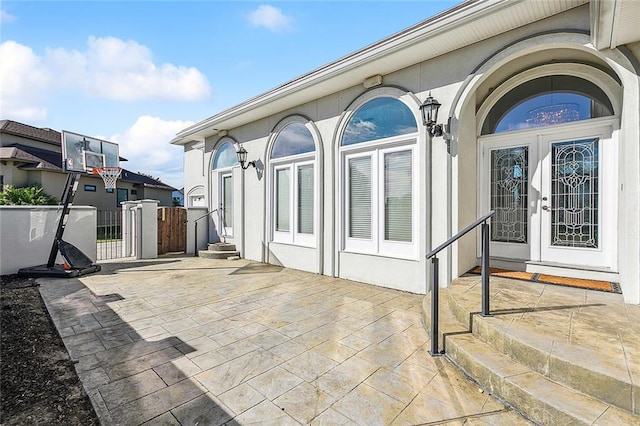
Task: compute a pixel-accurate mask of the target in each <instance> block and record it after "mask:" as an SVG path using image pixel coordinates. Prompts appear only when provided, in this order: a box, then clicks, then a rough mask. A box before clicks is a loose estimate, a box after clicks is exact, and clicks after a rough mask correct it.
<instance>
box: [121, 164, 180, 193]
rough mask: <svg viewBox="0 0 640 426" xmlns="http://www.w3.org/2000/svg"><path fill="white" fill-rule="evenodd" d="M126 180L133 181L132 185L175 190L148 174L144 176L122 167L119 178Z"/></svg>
mask: <svg viewBox="0 0 640 426" xmlns="http://www.w3.org/2000/svg"><path fill="white" fill-rule="evenodd" d="M119 179H122V180H124V181H126V182H131V183H133V186H142V187H145V188H158V189H166V190H170V191H175V190H176V189H175V188H174V187H173V186H170V185H167V184H166V183H164V182H162V181H160V180H158V179H155V178H152V177H150V176H145V175H142V174H139V173H134V172H132V171H129V170H127V169H122V173H121V174H120V178H119Z"/></svg>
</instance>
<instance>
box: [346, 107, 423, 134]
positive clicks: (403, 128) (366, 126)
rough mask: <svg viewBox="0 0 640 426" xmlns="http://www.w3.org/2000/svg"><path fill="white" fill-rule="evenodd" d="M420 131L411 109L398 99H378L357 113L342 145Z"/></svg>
mask: <svg viewBox="0 0 640 426" xmlns="http://www.w3.org/2000/svg"><path fill="white" fill-rule="evenodd" d="M417 131H418V127H417V125H416V120H415V118H414V117H413V114H412V113H411V111H410V110H409V108H408V107H407V106H406V105H405V104H404V103H403V102H402V101H400V100H398V99H396V98H388V97H383V98H376V99H373V100H371V101H369V102H367V103H366V104H364V105H363V106H361V107H360V108H358V110H357V111H356V113H355V114H354V115H353V117H351V119H350V120H349V124H347V127H346V129H345V131H344V137H343V138H342V145H343V146H345V145H352V144H356V143H360V142H367V141H371V140H375V139H383V138H388V137H391V136H397V135H405V134H408V133H414V132H417Z"/></svg>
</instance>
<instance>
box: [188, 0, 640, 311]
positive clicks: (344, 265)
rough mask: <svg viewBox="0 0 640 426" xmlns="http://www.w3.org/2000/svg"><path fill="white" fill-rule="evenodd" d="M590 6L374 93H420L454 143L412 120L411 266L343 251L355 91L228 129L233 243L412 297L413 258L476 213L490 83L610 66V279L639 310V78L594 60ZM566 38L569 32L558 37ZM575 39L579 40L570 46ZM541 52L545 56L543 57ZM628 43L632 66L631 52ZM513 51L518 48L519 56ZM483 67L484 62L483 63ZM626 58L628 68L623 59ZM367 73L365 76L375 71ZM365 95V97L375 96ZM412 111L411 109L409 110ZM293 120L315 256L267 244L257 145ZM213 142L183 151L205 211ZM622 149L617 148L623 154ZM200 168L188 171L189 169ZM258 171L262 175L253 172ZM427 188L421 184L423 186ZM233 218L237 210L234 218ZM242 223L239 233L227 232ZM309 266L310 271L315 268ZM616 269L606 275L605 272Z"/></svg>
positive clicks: (463, 264) (473, 256) (464, 253)
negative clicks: (614, 110)
mask: <svg viewBox="0 0 640 426" xmlns="http://www.w3.org/2000/svg"><path fill="white" fill-rule="evenodd" d="M589 26H590V20H589V7H588V5H585V6H581V7H578V8H575V9H572V10H570V11H567V12H565V13H561V14H558V15H556V16H553V17H550V18H548V19H545V20H542V21H539V22H535V23H532V24H528V25H524V26H522V27H520V28H517V29H515V30H512V31H509V32H507V33H503V34H501V35H499V36H496V37H492V38H490V39H487V40H485V41H482V42H480V43H475V44H473V45H470V46H467V47H465V48H462V49H458V50H456V51H453V52H450V53H448V54H446V55H442V56H440V57H437V58H434V59H431V60H429V61H427V62H422V63H418V64H415V65H412V66H409V67H406V68H404V69H401V70H399V71H396V72H393V73H389V74H386V75H384V76H383V86H385V87H394V88H400V89H401V90H403V91H405V92H406V93H409V94H411V96H415V97H416V98H417V99H418V100H419V102H421V101H423V100H424V99H425V98H426V97H427V96H428V95H429V94H431V95H432V96H433V97H434V98H436V99H438V101H439V102H441V103H442V107H441V109H440V118H439V120H438V121H439V122H440V123H445V122H446V120H447V118H448V117H452V118H453V127H454V129H453V130H454V135H455V140H454V141H452V144H451V151H450V152H448V151H447V146H446V144H445V143H444V141H443V139H442V138H434V139H433V140H430V139H428V138H426V137H425V136H424V127H423V126H422V123H420V122H418V126H419V132H420V136H419V140H418V145H419V147H418V150H417V152H418V155H419V158H418V164H419V165H420V172H419V177H418V178H419V183H420V190H419V192H420V193H419V198H418V200H419V203H420V207H421V208H420V214H419V220H418V221H417V223H418V226H419V230H420V231H419V235H420V237H419V253H418V254H417V258H416V259H412V260H401V259H393V258H384V257H380V256H370V255H362V254H356V253H347V252H344V251H342V248H341V244H342V234H341V226H342V225H341V221H342V217H341V204H342V201H341V200H340V198H339V197H340V195H339V189H340V180H341V178H340V176H339V172H340V167H339V155H338V147H337V144H338V143H339V137H340V134H339V128H340V125H341V123H343V119H344V114H345V110H347V109H348V108H349V105H350V104H351V103H352V102H354V100H356V99H358V97H359V96H362V95H363V94H365V93H367V89H365V88H364V87H363V86H361V85H358V86H354V87H351V88H348V89H345V90H341V91H339V92H337V93H331V94H329V93H328V94H326V95H325V96H322V97H320V98H318V99H316V100H314V101H312V102H308V103H305V104H302V105H299V106H297V107H295V108H292V109H289V110H286V111H281V112H279V113H277V114H274V115H272V116H269V117H267V118H264V119H260V120H258V121H256V122H253V123H250V124H247V125H244V126H241V127H238V128H234V129H228V132H229V133H228V135H229V137H233V139H234V140H236V141H238V142H240V143H242V145H243V146H244V147H245V148H246V150H247V151H248V152H249V156H248V157H249V158H248V159H249V160H250V161H253V160H257V161H258V164H259V168H258V169H257V170H256V169H253V168H250V169H249V170H246V171H241V170H239V169H238V170H237V171H234V179H235V178H236V177H238V176H239V175H238V173H241V175H240V176H241V179H242V180H241V183H240V185H239V188H238V185H236V186H235V191H234V196H236V197H240V200H238V202H236V203H235V206H236V209H238V208H240V206H244V207H245V208H244V214H243V215H242V216H241V217H240V218H239V220H240V222H238V221H236V222H235V225H234V239H235V240H236V241H235V242H236V244H239V245H240V246H241V247H242V253H243V256H244V257H246V258H248V259H254V260H260V261H268V262H273V263H278V264H281V265H284V266H287V267H292V268H298V269H304V270H309V271H317V272H319V273H322V274H326V275H332V276H340V277H343V278H349V279H353V280H358V281H363V282H369V283H373V284H378V285H384V286H387V287H392V288H397V289H402V290H406V291H411V292H417V293H424V291H425V290H426V289H428V284H427V272H426V271H427V269H428V264H427V262H426V261H425V260H424V255H425V253H426V252H428V251H429V250H430V249H432V248H433V247H436V246H438V245H439V244H440V243H442V242H444V241H445V240H447V239H448V238H450V237H451V236H452V235H454V234H455V233H456V232H458V231H459V230H460V229H462V228H464V227H465V226H467V225H468V224H469V223H471V222H473V221H474V220H475V219H476V218H477V217H479V216H480V215H482V214H484V213H486V212H481V211H479V204H480V202H479V200H478V175H479V172H478V163H479V158H478V154H477V153H478V148H477V135H478V125H479V123H478V121H477V118H476V113H477V108H478V107H479V106H480V105H481V104H482V102H483V101H484V100H485V99H486V97H487V96H488V95H489V94H490V93H491V91H492V90H493V89H494V88H495V86H496V85H499V84H500V83H502V82H503V81H504V80H505V79H506V78H508V77H510V76H512V75H514V74H517V73H519V72H522V71H523V70H526V69H528V68H530V67H532V66H537V65H540V64H545V63H550V62H552V61H562V60H565V61H568V62H571V61H575V62H576V63H583V62H587V63H592V64H594V65H595V66H596V67H598V68H607V67H608V68H609V71H610V73H617V74H618V76H619V78H620V80H621V81H622V82H623V87H624V90H625V96H624V106H623V114H622V116H621V117H620V118H621V123H622V124H621V125H622V133H621V135H622V139H621V143H620V145H621V150H620V159H621V183H623V187H624V189H623V190H621V193H620V199H621V202H620V205H619V211H620V219H619V225H620V235H619V240H618V245H619V248H618V252H619V253H620V258H619V271H620V279H621V281H624V284H623V290H624V293H625V298H626V299H627V300H628V301H629V302H631V303H639V302H640V284H639V283H640V270H639V268H640V267H639V266H638V265H640V242H639V238H638V234H639V233H640V231H639V229H638V223H640V211H639V206H640V195H639V194H640V189H639V187H640V176H639V175H638V169H639V168H638V167H637V165H638V164H639V163H640V149H639V147H640V136H639V132H640V128H639V126H638V122H639V119H638V113H639V111H640V107H639V104H640V92H639V91H638V86H639V84H638V75H637V73H638V70H637V69H636V70H633V69H629V67H628V64H627V63H624V64H623V62H625V61H624V60H623V59H622V58H620V54H619V53H615V52H613V53H607V52H597V51H595V50H594V49H593V48H592V46H590V45H589V41H588V35H585V34H584V32H588V31H589V29H590V28H589ZM542 34H545V37H547V38H546V39H545V40H550V41H551V42H552V43H550V44H549V45H544V44H540V43H539V42H538V41H536V40H539V39H536V38H535V36H536V35H542ZM567 34H573V35H574V36H575V37H574V36H568V35H567ZM582 39H584V40H586V41H585V42H584V43H583V44H580V43H581V42H579V41H576V40H582ZM547 46H552V47H553V48H552V49H549V50H545V49H546V48H547ZM629 47H630V51H631V52H635V55H636V59H635V61H636V62H637V60H638V57H640V44H638V43H636V44H634V45H632V46H629ZM518 49H520V50H518ZM492 61H493V62H492ZM627 62H628V61H627ZM375 73H376V70H375V69H371V70H370V74H371V75H374V74H375ZM378 89H379V88H373V89H370V90H378ZM416 108H417V105H416ZM291 115H302V116H305V117H308V119H309V120H310V121H312V122H313V124H314V126H315V127H316V129H317V131H318V133H319V134H318V137H319V141H318V145H319V148H318V149H319V150H320V151H319V152H318V159H317V161H316V165H317V167H319V168H321V170H320V172H321V176H322V178H321V179H322V181H321V188H320V190H319V196H320V199H319V200H318V202H319V206H321V207H320V209H319V220H320V221H321V223H320V224H319V227H318V235H317V245H316V247H315V248H314V249H307V248H299V247H295V246H287V245H282V244H274V243H272V242H270V239H271V235H270V224H269V223H268V222H269V220H268V218H269V217H270V212H269V209H270V208H271V206H270V204H269V202H268V200H269V197H270V188H269V185H270V184H269V182H268V179H269V175H268V173H269V170H268V163H269V161H268V158H267V156H268V143H270V142H271V139H270V137H271V133H272V132H273V130H274V128H275V127H276V126H277V124H278V123H279V122H280V120H282V119H283V118H285V117H288V116H291ZM217 140H219V137H211V138H208V139H207V142H206V144H205V153H204V154H202V155H200V154H199V153H195V152H192V151H193V150H192V149H191V148H189V147H186V153H185V191H187V190H188V188H189V187H194V186H196V185H205V186H206V187H207V188H209V189H208V190H207V191H206V193H207V197H210V199H211V200H210V201H209V204H208V205H209V207H210V208H215V207H216V206H215V205H214V204H215V201H214V200H213V199H214V198H215V196H213V194H214V193H215V191H217V187H218V185H217V182H216V181H215V177H211V173H210V161H211V160H210V159H211V155H212V152H213V150H214V147H215V143H216V141H217ZM623 146H624V147H623ZM200 163H202V164H204V165H205V167H204V170H205V171H204V172H203V173H201V174H198V172H197V171H198V170H200V169H199V168H198V167H199V164H200ZM260 166H261V167H262V168H261V169H260ZM429 182H430V184H429ZM236 213H237V211H236ZM238 226H241V227H242V229H243V230H244V231H245V232H244V234H242V235H241V234H238V231H239V230H236V228H237V227H238ZM476 235H477V234H476V233H473V232H472V233H471V234H469V235H468V236H467V237H465V238H463V239H461V240H460V241H459V242H458V243H457V244H455V245H454V246H453V247H452V248H451V249H450V250H446V251H444V252H442V253H441V254H440V255H439V256H438V257H439V259H440V283H439V284H440V285H441V286H446V285H448V283H449V282H450V280H451V279H453V278H455V277H457V276H459V275H461V274H463V273H464V272H466V271H467V270H469V269H470V268H471V267H473V266H474V265H475V264H476V262H477V256H479V253H478V250H477V247H478V242H477V236H476ZM314 268H315V269H314ZM616 272H617V271H616Z"/></svg>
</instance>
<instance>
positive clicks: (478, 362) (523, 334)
mask: <svg viewBox="0 0 640 426" xmlns="http://www.w3.org/2000/svg"><path fill="white" fill-rule="evenodd" d="M454 285H455V284H454ZM452 288H453V286H452ZM466 290H468V288H467V289H466ZM440 292H441V294H440V303H439V305H440V306H439V325H440V330H439V348H440V349H442V348H444V349H445V355H446V357H447V358H449V359H450V360H451V361H452V362H453V363H454V364H455V365H457V366H458V367H459V368H460V369H461V370H462V371H464V372H465V373H466V374H467V375H469V376H470V377H472V378H473V379H474V380H476V381H477V382H478V383H479V384H480V386H482V387H483V388H484V389H485V390H487V391H488V392H490V393H491V394H493V395H494V396H496V397H497V398H498V399H500V400H502V401H503V402H505V403H506V404H507V405H510V406H512V407H513V408H514V409H515V410H516V411H519V412H520V413H522V414H523V415H524V416H525V417H527V418H529V419H530V420H532V421H534V422H536V423H539V424H544V425H564V424H603V425H607V424H625V425H626V424H629V425H630V424H640V416H637V415H634V414H633V413H632V412H633V410H632V408H633V407H632V405H633V404H632V394H633V393H634V390H635V391H636V392H637V389H632V386H631V384H630V383H628V381H629V379H627V382H625V381H624V380H614V379H613V378H612V377H611V375H608V374H605V373H604V372H603V371H597V368H592V369H586V368H585V366H584V365H580V364H581V363H580V362H576V360H575V359H573V358H577V357H579V356H577V355H575V353H574V352H566V351H565V352H564V353H563V352H562V351H558V353H559V354H560V353H563V355H565V356H561V355H559V354H555V355H553V356H551V355H550V354H549V353H548V348H547V350H546V351H545V349H544V348H545V347H546V346H544V345H543V344H542V345H541V343H542V342H544V341H545V339H543V338H541V336H537V335H536V333H535V332H533V331H532V330H525V329H524V327H520V326H517V327H516V328H515V329H513V330H512V329H511V327H513V326H514V324H512V322H509V323H505V322H503V321H500V319H499V318H498V317H499V315H496V316H494V317H488V318H483V317H480V316H479V315H478V313H477V311H476V312H474V311H472V310H468V309H466V310H465V309H463V308H462V306H463V305H464V303H461V302H459V301H457V300H456V297H455V296H456V295H455V294H453V295H452V292H451V291H449V290H447V289H441V290H440ZM479 300H480V299H479V298H478V299H477V301H478V304H479ZM461 305H462V306H461ZM430 306H431V294H430V293H429V294H428V295H427V296H426V297H425V299H424V301H423V306H422V314H423V318H424V321H425V324H426V325H427V329H429V327H430V323H431V321H430V320H431V318H430ZM452 308H453V309H452ZM581 355H584V354H581ZM600 356H601V355H600ZM554 358H556V359H555V360H554ZM580 358H581V357H580ZM596 359H597V358H595V357H594V358H593V364H596V363H597V361H596ZM615 386H620V388H621V389H622V390H618V389H615ZM636 395H638V394H637V393H636ZM612 401H613V402H612ZM614 402H615V403H614ZM625 404H631V406H630V409H626V408H625V407H624V405H625ZM620 405H623V407H620Z"/></svg>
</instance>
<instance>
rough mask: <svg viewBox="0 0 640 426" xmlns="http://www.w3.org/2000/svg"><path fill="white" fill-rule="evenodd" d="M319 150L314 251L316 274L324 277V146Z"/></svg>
mask: <svg viewBox="0 0 640 426" xmlns="http://www.w3.org/2000/svg"><path fill="white" fill-rule="evenodd" d="M319 148H321V149H317V152H318V156H317V159H316V164H318V168H317V169H318V172H317V173H318V189H317V191H318V208H317V209H316V211H317V212H319V214H318V232H317V236H316V241H317V242H316V250H318V266H317V271H318V274H320V275H324V145H323V144H320V147H319Z"/></svg>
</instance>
